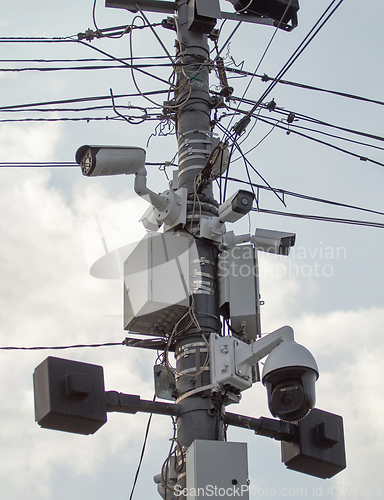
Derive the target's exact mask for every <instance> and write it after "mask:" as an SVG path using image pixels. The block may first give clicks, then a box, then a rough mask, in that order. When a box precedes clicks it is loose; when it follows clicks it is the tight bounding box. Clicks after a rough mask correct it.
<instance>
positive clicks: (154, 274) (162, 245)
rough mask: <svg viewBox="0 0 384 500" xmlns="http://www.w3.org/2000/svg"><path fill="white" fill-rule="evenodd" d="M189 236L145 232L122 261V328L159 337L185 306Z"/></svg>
mask: <svg viewBox="0 0 384 500" xmlns="http://www.w3.org/2000/svg"><path fill="white" fill-rule="evenodd" d="M194 249H195V245H194V241H193V239H189V238H188V237H183V236H177V235H174V234H168V233H165V234H162V233H156V232H152V233H148V234H147V235H146V236H145V237H144V238H143V239H142V240H141V241H140V243H139V244H138V245H137V246H136V248H135V249H134V250H133V252H132V253H131V255H130V256H129V257H128V258H127V260H126V261H125V263H124V283H125V286H124V329H125V330H129V331H132V332H137V333H142V334H145V335H155V336H158V335H160V336H162V335H166V334H169V333H170V332H171V331H172V328H173V326H174V325H175V323H176V322H177V321H178V320H179V319H180V318H181V316H182V315H183V314H184V313H185V312H186V310H187V309H188V307H189V295H190V280H189V259H190V255H191V253H192V252H193V251H194Z"/></svg>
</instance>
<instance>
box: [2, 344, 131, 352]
mask: <svg viewBox="0 0 384 500" xmlns="http://www.w3.org/2000/svg"><path fill="white" fill-rule="evenodd" d="M117 345H119V346H123V345H124V342H106V343H104V344H74V345H56V346H49V347H48V346H38V347H14V346H5V347H0V350H1V351H44V350H55V351H56V350H62V349H82V348H85V347H112V346H117Z"/></svg>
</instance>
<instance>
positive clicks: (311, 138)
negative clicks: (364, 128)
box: [258, 116, 384, 167]
mask: <svg viewBox="0 0 384 500" xmlns="http://www.w3.org/2000/svg"><path fill="white" fill-rule="evenodd" d="M258 119H259V120H260V121H261V122H264V123H268V124H269V125H274V126H275V127H276V128H280V129H282V130H285V131H286V132H290V133H292V134H296V135H299V136H300V137H304V138H305V139H309V140H310V141H314V142H317V143H318V144H323V145H324V146H327V147H329V148H332V149H336V150H337V151H340V152H341V153H345V154H347V155H349V156H353V157H354V158H358V159H359V160H361V161H366V162H368V163H373V164H374V165H379V166H380V167H384V163H382V162H380V161H377V160H373V159H372V158H368V157H367V156H363V155H360V154H358V153H354V152H352V151H349V150H347V149H344V148H341V147H339V146H336V145H335V144H331V143H330V142H326V141H322V140H321V139H317V138H316V137H311V136H310V135H308V134H304V133H302V132H298V131H297V130H293V129H292V128H289V127H286V126H284V125H282V124H281V123H275V122H271V120H268V119H266V118H262V117H261V116H259V117H258Z"/></svg>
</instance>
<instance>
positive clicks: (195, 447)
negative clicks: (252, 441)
mask: <svg viewBox="0 0 384 500" xmlns="http://www.w3.org/2000/svg"><path fill="white" fill-rule="evenodd" d="M186 476H187V482H186V484H187V486H186V487H187V496H186V497H187V500H199V499H200V498H206V497H212V498H221V499H222V500H232V499H233V498H241V499H242V500H249V485H248V463H247V444H246V443H229V442H227V441H205V440H200V439H197V440H196V441H194V442H193V443H192V444H191V446H190V447H189V448H188V450H187V453H186Z"/></svg>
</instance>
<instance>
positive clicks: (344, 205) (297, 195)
mask: <svg viewBox="0 0 384 500" xmlns="http://www.w3.org/2000/svg"><path fill="white" fill-rule="evenodd" d="M228 180H229V181H232V182H238V183H240V184H249V182H248V181H245V180H242V179H237V178H234V177H228ZM251 184H252V186H253V187H254V188H257V189H258V190H259V189H263V190H265V191H272V189H271V188H270V187H269V186H263V185H261V184H255V183H254V182H252V183H251ZM273 191H274V192H277V193H280V194H282V195H283V198H285V197H286V196H292V197H294V198H300V199H303V200H308V201H314V202H317V203H324V204H326V205H333V206H336V207H341V208H350V209H352V210H359V211H361V212H367V213H371V214H376V215H383V216H384V212H379V211H377V210H372V209H370V208H363V207H358V206H356V205H350V204H347V203H341V202H339V201H332V200H327V199H324V198H318V197H315V196H309V195H306V194H302V193H295V192H294V191H288V190H286V189H282V188H278V187H274V188H273Z"/></svg>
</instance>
